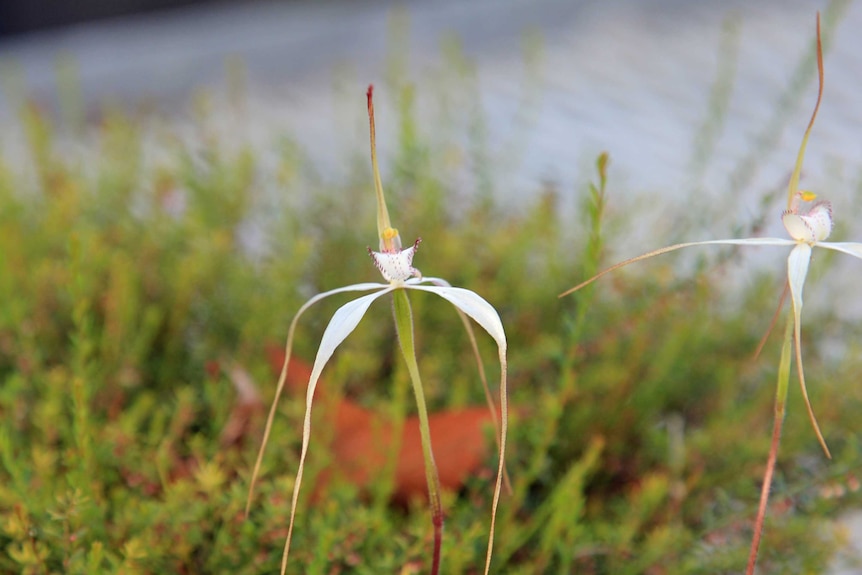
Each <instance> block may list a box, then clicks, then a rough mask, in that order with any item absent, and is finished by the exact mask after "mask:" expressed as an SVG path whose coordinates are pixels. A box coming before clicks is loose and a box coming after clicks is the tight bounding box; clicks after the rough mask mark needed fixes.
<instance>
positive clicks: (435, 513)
mask: <svg viewBox="0 0 862 575" xmlns="http://www.w3.org/2000/svg"><path fill="white" fill-rule="evenodd" d="M392 304H393V305H392V309H393V313H394V315H395V329H396V330H397V332H398V342H399V343H400V344H401V353H402V355H404V361H406V362H407V371H408V373H409V374H410V381H411V382H412V383H413V394H414V395H415V396H416V408H417V412H418V415H419V435H420V436H421V439H422V455H423V456H424V457H425V480H426V482H427V483H428V501H429V502H430V504H431V521H432V522H433V524H434V552H433V555H432V561H431V574H432V575H437V574H438V573H439V572H440V549H441V544H442V541H443V505H442V503H441V502H440V476H439V475H438V474H437V464H436V463H434V452H433V451H432V449H431V427H430V425H429V424H428V407H427V406H426V405H425V392H424V390H423V389H422V379H421V377H420V376H419V365H418V364H417V363H416V346H415V344H414V338H413V313H412V311H411V309H410V300H409V299H408V298H407V291H406V290H403V289H398V290H395V291H394V292H393V294H392Z"/></svg>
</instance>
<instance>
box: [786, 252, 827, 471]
mask: <svg viewBox="0 0 862 575" xmlns="http://www.w3.org/2000/svg"><path fill="white" fill-rule="evenodd" d="M810 262H811V246H810V245H808V244H806V243H800V244H797V246H796V247H795V248H793V250H792V251H791V252H790V256H788V258H787V281H788V283H789V284H790V299H791V302H792V303H793V341H794V343H795V347H796V371H797V372H799V386H800V387H801V388H802V397H803V399H804V400H805V407H806V409H807V410H808V418H809V419H810V420H811V425H812V426H813V427H814V433H816V434H817V440H818V441H819V442H820V446H821V447H823V451H824V452H825V453H826V457H828V458H830V459H831V458H832V455H831V454H830V453H829V448H828V447H826V440H825V439H823V434H822V433H820V426H819V425H818V424H817V418H816V417H814V410H813V409H812V408H811V402H810V401H809V399H808V389H807V388H806V387H805V371H804V370H803V369H802V289H803V287H804V286H805V277H806V276H807V275H808V264H809V263H810Z"/></svg>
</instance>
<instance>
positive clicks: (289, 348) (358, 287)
mask: <svg viewBox="0 0 862 575" xmlns="http://www.w3.org/2000/svg"><path fill="white" fill-rule="evenodd" d="M386 287H388V286H387V285H386V284H379V283H361V284H354V285H349V286H345V287H341V288H337V289H334V290H329V291H326V292H323V293H319V294H317V295H316V296H314V297H313V298H311V299H310V300H308V301H307V302H305V303H304V304H303V305H302V307H301V308H299V311H297V312H296V315H295V316H293V320H292V321H291V322H290V328H289V329H288V330H287V343H286V344H285V346H284V364H283V365H282V366H281V373H280V374H279V376H278V384H277V385H276V387H275V397H274V398H273V400H272V405H271V406H270V408H269V415H268V416H267V418H266V426H265V427H264V431H263V440H262V441H261V443H260V449H259V450H258V453H257V460H256V461H255V463H254V470H253V471H252V474H251V484H250V485H249V488H248V498H247V500H246V503H245V514H246V516H247V515H248V512H249V509H251V500H252V498H253V497H254V485H255V482H256V481H257V476H258V474H259V473H260V466H261V462H262V461H263V452H264V450H265V449H266V444H267V442H268V441H269V434H270V432H271V431H272V422H273V420H274V419H275V411H276V408H277V407H278V400H279V399H280V398H281V394H282V392H283V391H284V383H285V381H286V380H287V366H288V364H289V363H290V355H291V353H292V352H293V335H294V332H295V331H296V324H297V323H298V322H299V318H300V317H301V316H302V314H303V313H304V312H305V311H306V310H307V309H308V308H310V307H311V306H313V305H314V304H316V303H317V302H319V301H321V300H322V299H325V298H327V297H329V296H331V295H335V294H339V293H344V292H352V291H369V290H373V289H383V288H386Z"/></svg>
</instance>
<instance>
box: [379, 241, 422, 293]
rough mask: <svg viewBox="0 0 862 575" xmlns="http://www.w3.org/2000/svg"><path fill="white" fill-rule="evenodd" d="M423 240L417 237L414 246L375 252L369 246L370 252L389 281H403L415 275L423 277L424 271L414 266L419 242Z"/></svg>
mask: <svg viewBox="0 0 862 575" xmlns="http://www.w3.org/2000/svg"><path fill="white" fill-rule="evenodd" d="M421 241H422V238H417V239H416V241H415V242H414V243H413V245H412V246H410V247H409V248H407V249H404V250H400V251H394V252H375V251H374V250H372V249H371V248H368V253H369V255H371V258H372V259H373V260H374V265H375V266H377V269H379V270H380V273H381V274H383V277H384V278H385V279H386V281H388V282H403V281H405V280H407V279H409V278H411V277H413V276H416V277H420V278H421V277H422V273H421V272H420V271H419V270H417V269H416V268H414V267H413V256H414V255H415V254H416V250H417V249H419V242H421Z"/></svg>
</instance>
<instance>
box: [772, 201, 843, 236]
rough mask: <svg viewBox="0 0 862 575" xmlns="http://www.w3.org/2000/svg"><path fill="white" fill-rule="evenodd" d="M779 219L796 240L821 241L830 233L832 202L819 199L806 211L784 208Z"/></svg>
mask: <svg viewBox="0 0 862 575" xmlns="http://www.w3.org/2000/svg"><path fill="white" fill-rule="evenodd" d="M781 221H782V223H783V224H784V228H785V229H786V230H787V233H788V234H790V237H791V238H793V239H794V240H796V241H798V242H807V243H816V242H822V241H823V240H825V239H826V238H828V237H829V234H831V233H832V204H830V203H829V202H827V201H820V202H816V203H815V204H813V205H812V206H811V207H810V208H809V209H808V210H807V211H806V212H804V213H799V212H797V211H793V210H786V211H785V212H784V213H783V214H781Z"/></svg>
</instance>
